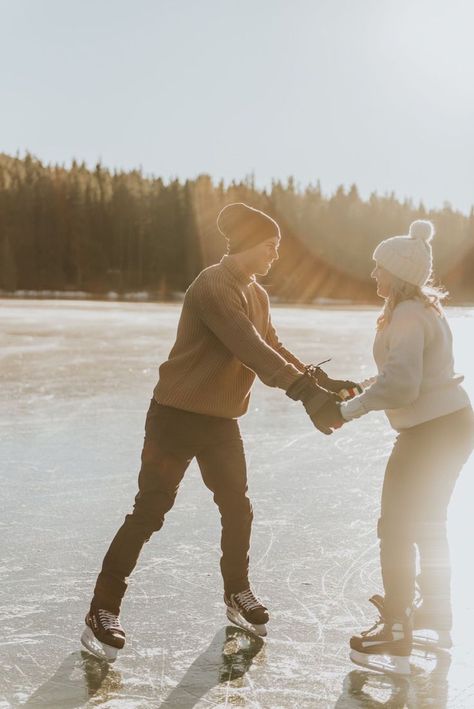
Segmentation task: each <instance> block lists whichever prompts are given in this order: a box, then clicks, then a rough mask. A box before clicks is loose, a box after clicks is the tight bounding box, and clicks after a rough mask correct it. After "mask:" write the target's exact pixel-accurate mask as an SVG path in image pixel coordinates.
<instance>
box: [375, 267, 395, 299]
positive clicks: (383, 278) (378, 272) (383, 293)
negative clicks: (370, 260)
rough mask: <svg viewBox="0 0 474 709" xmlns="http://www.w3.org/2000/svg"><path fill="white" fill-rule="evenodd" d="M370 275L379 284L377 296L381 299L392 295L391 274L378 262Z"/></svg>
mask: <svg viewBox="0 0 474 709" xmlns="http://www.w3.org/2000/svg"><path fill="white" fill-rule="evenodd" d="M370 275H371V277H372V278H375V281H376V283H377V295H379V296H380V297H381V298H388V296H389V295H390V288H391V286H392V276H391V274H390V273H389V272H388V271H386V270H385V268H383V266H380V265H379V264H378V263H377V261H376V262H375V268H374V270H373V271H372V273H371V274H370Z"/></svg>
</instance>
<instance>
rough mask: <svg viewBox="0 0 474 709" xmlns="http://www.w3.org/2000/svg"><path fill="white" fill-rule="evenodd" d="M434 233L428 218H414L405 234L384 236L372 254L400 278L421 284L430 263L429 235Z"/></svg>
mask: <svg viewBox="0 0 474 709" xmlns="http://www.w3.org/2000/svg"><path fill="white" fill-rule="evenodd" d="M434 233H435V230H434V226H433V224H432V222H429V221H425V220H424V219H417V221H415V222H412V223H411V224H410V229H409V230H408V236H392V237H391V238H390V239H385V241H382V242H381V243H380V244H379V245H378V246H377V248H376V249H375V251H374V255H373V258H374V260H375V261H376V262H377V264H378V265H379V266H382V268H385V270H386V271H389V273H391V274H393V275H394V276H396V277H397V278H400V279H401V280H402V281H407V283H411V284H412V285H414V286H424V285H425V283H426V281H427V280H428V279H429V277H430V275H431V269H432V267H433V255H432V253H431V239H432V238H433V236H434Z"/></svg>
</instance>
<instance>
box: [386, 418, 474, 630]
mask: <svg viewBox="0 0 474 709" xmlns="http://www.w3.org/2000/svg"><path fill="white" fill-rule="evenodd" d="M473 431H474V426H473V419H472V412H471V411H470V410H469V409H465V410H463V411H462V412H456V413H454V414H450V415H449V416H443V417H440V418H437V419H434V420H433V421H428V422H426V423H424V424H421V425H419V426H414V427H413V428H410V429H407V430H406V431H403V432H402V433H401V434H400V435H399V436H398V438H397V440H396V442H395V445H394V448H393V451H392V454H391V456H390V458H389V461H388V464H387V470H386V473H385V480H384V486H383V492H382V510H381V517H380V520H379V537H380V552H381V566H382V576H383V581H384V587H385V596H386V598H385V608H386V612H387V613H390V614H399V613H400V612H402V611H403V609H404V608H407V607H408V606H410V605H411V604H412V601H413V596H414V585H415V563H416V558H415V546H414V543H416V544H417V545H418V549H419V552H420V563H421V571H422V573H421V578H420V581H421V586H422V592H423V593H426V597H427V599H429V598H430V597H431V598H432V599H435V598H436V599H437V602H438V601H439V602H442V604H443V607H444V612H445V614H446V618H447V619H448V621H449V618H450V593H449V580H450V579H449V575H450V564H449V549H448V544H447V536H446V514H447V507H448V504H449V500H450V498H451V494H452V491H453V488H454V485H455V482H456V479H457V477H458V475H459V471H460V470H461V468H462V466H463V464H464V462H465V461H466V459H467V457H468V456H469V454H470V452H471V450H472V441H473ZM448 609H449V610H448ZM449 622H450V621H449Z"/></svg>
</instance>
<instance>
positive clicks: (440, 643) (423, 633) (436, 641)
mask: <svg viewBox="0 0 474 709" xmlns="http://www.w3.org/2000/svg"><path fill="white" fill-rule="evenodd" d="M413 645H416V646H417V647H425V648H429V649H432V650H436V649H439V650H451V648H452V647H453V640H452V638H451V633H450V632H449V630H439V631H436V630H415V631H414V632H413Z"/></svg>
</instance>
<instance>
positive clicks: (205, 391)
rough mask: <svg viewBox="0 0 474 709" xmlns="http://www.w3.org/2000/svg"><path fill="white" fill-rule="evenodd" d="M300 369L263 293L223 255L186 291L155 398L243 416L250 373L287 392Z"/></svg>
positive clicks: (201, 410)
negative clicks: (274, 321) (280, 339)
mask: <svg viewBox="0 0 474 709" xmlns="http://www.w3.org/2000/svg"><path fill="white" fill-rule="evenodd" d="M303 369H304V364H303V363H302V362H300V360H299V359H298V358H297V357H295V356H294V355H292V354H291V352H288V350H286V349H285V348H284V347H283V345H282V344H281V342H280V341H279V340H278V336H277V334H276V332H275V328H274V327H273V325H272V322H271V318H270V309H269V302H268V295H267V293H266V291H265V290H264V289H263V288H262V286H260V285H259V284H258V283H257V282H256V281H255V279H253V278H249V277H248V276H246V275H245V274H244V273H243V272H242V271H241V270H240V268H239V266H238V264H237V263H236V260H235V259H234V258H233V257H232V256H224V257H223V259H222V260H221V262H220V263H218V264H216V265H214V266H210V267H209V268H206V269H205V270H204V271H202V272H201V273H200V274H199V276H198V277H197V278H196V279H195V280H194V281H193V283H191V285H190V286H189V288H188V290H187V291H186V295H185V298H184V303H183V309H182V312H181V317H180V320H179V324H178V332H177V336H176V342H175V344H174V346H173V348H172V350H171V352H170V354H169V357H168V359H167V360H166V362H164V363H163V364H162V365H161V367H160V370H159V371H160V376H159V381H158V384H157V385H156V387H155V391H154V397H155V399H156V401H157V402H158V403H159V404H165V405H166V406H173V407H174V408H177V409H184V410H185V411H193V412H195V413H198V414H208V415H210V416H223V417H224V418H236V417H237V416H242V414H244V413H245V412H246V411H247V408H248V404H249V397H250V389H251V387H252V384H253V382H254V380H255V375H257V376H258V377H259V378H260V379H261V380H262V381H263V382H264V383H265V384H267V385H268V386H274V387H280V388H281V389H284V390H286V389H288V387H289V386H290V385H291V384H292V383H293V382H294V381H295V379H297V378H298V377H299V376H300V375H301V372H302V371H303Z"/></svg>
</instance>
